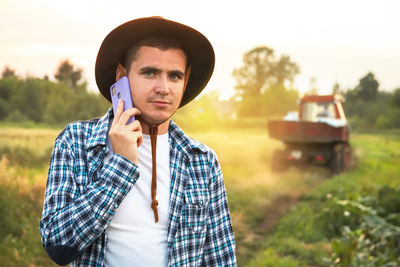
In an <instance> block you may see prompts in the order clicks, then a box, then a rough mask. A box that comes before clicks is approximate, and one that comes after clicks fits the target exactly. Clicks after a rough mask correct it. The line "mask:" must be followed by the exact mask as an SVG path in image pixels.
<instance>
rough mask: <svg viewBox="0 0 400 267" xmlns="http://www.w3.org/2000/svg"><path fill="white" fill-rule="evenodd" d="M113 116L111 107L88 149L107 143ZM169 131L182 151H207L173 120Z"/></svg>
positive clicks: (94, 132)
mask: <svg viewBox="0 0 400 267" xmlns="http://www.w3.org/2000/svg"><path fill="white" fill-rule="evenodd" d="M113 117H114V114H113V112H112V108H110V109H108V111H107V113H106V114H105V115H104V116H103V117H101V118H100V119H99V120H98V121H97V123H96V125H95V126H94V128H93V131H92V133H91V135H90V137H89V139H88V142H87V149H88V150H89V149H90V148H93V147H96V146H99V145H101V146H106V145H107V134H108V130H109V125H110V119H112V118H113ZM168 132H169V141H170V143H171V144H172V145H175V146H176V147H177V148H178V149H179V150H181V151H182V152H185V153H188V154H190V152H191V151H192V150H196V149H198V150H200V151H202V152H207V148H206V147H205V146H204V145H203V144H202V143H200V142H198V141H196V140H194V139H191V138H189V137H188V136H187V135H186V134H185V133H184V132H183V131H182V130H181V129H180V128H179V127H178V125H176V123H175V122H173V121H172V120H171V121H170V124H169V128H168Z"/></svg>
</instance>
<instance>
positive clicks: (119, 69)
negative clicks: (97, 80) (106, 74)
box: [115, 63, 126, 82]
mask: <svg viewBox="0 0 400 267" xmlns="http://www.w3.org/2000/svg"><path fill="white" fill-rule="evenodd" d="M124 76H126V70H125V68H124V66H122V64H121V63H118V66H117V70H116V71H115V81H116V82H118V81H119V79H121V78H122V77H124Z"/></svg>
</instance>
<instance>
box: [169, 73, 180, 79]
mask: <svg viewBox="0 0 400 267" xmlns="http://www.w3.org/2000/svg"><path fill="white" fill-rule="evenodd" d="M169 78H170V79H171V80H180V79H182V75H179V74H170V75H169Z"/></svg>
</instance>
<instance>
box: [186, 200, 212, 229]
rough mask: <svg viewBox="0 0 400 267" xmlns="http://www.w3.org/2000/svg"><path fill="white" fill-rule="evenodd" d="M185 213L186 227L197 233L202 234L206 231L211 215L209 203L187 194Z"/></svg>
mask: <svg viewBox="0 0 400 267" xmlns="http://www.w3.org/2000/svg"><path fill="white" fill-rule="evenodd" d="M183 213H184V216H183V218H184V225H185V227H187V228H188V229H190V230H191V231H192V232H195V233H200V232H202V231H203V230H205V226H206V225H207V219H208V213H209V211H208V202H207V201H205V200H203V199H201V197H198V196H197V197H193V195H191V196H189V195H188V194H187V193H186V194H185V205H184V208H183Z"/></svg>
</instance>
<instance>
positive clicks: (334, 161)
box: [329, 146, 344, 174]
mask: <svg viewBox="0 0 400 267" xmlns="http://www.w3.org/2000/svg"><path fill="white" fill-rule="evenodd" d="M341 147H342V146H334V147H333V148H332V151H331V159H330V160H329V169H330V170H331V172H332V173H334V174H338V173H340V172H341V171H342V170H343V163H344V153H343V149H342V148H341Z"/></svg>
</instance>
